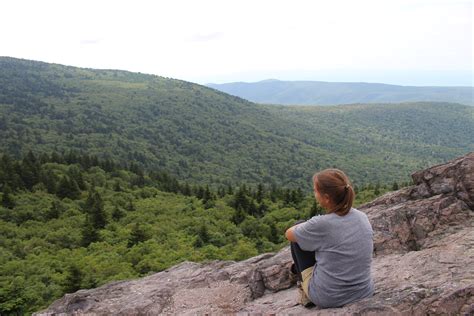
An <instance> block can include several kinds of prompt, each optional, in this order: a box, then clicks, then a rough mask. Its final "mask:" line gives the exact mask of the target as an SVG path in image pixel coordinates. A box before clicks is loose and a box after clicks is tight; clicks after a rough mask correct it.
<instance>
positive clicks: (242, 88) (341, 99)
mask: <svg viewBox="0 0 474 316" xmlns="http://www.w3.org/2000/svg"><path fill="white" fill-rule="evenodd" d="M207 86H209V87H212V88H214V89H217V90H220V91H223V92H226V93H229V94H232V95H236V96H239V97H242V98H244V99H247V100H249V101H252V102H257V103H265V104H283V105H337V104H347V103H377V102H381V103H386V102H391V103H401V102H421V101H424V102H430V101H436V102H455V103H461V104H465V105H474V99H473V93H474V87H468V86H450V87H443V86H403V85H393V84H385V83H369V82H328V81H310V80H298V81H283V80H275V79H271V80H268V81H267V80H262V81H258V82H230V83H223V84H213V83H211V84H207Z"/></svg>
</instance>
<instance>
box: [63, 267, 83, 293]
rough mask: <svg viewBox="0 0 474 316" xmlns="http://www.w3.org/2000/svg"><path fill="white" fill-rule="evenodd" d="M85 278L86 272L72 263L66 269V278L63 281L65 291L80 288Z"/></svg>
mask: <svg viewBox="0 0 474 316" xmlns="http://www.w3.org/2000/svg"><path fill="white" fill-rule="evenodd" d="M83 278H84V273H83V272H82V271H81V269H80V268H79V267H78V266H77V265H75V264H72V265H70V266H68V268H67V270H66V278H65V279H64V281H63V291H64V292H65V293H74V292H76V291H78V290H80V289H81V283H82V279H83Z"/></svg>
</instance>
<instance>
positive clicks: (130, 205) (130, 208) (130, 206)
mask: <svg viewBox="0 0 474 316" xmlns="http://www.w3.org/2000/svg"><path fill="white" fill-rule="evenodd" d="M125 209H126V210H127V211H129V212H134V211H135V210H136V209H135V204H133V201H132V199H129V200H128V201H127V205H126V206H125Z"/></svg>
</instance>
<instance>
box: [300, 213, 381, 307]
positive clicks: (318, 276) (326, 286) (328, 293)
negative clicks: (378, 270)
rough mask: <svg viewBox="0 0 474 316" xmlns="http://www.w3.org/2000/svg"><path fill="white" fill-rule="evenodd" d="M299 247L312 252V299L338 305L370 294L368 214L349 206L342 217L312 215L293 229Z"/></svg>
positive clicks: (371, 291) (370, 253)
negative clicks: (314, 263) (313, 261)
mask: <svg viewBox="0 0 474 316" xmlns="http://www.w3.org/2000/svg"><path fill="white" fill-rule="evenodd" d="M294 233H295V237H296V242H297V243H298V245H299V246H300V247H301V249H303V250H306V251H315V259H316V268H315V269H314V271H313V277H312V278H311V282H310V285H309V296H310V298H311V300H312V301H313V302H314V303H315V304H317V305H318V306H321V307H337V306H342V305H345V304H347V303H350V302H352V301H355V300H358V299H361V298H364V297H368V296H370V295H372V293H373V290H374V286H373V281H372V277H371V271H370V266H371V261H372V251H373V239H372V238H373V232H372V227H371V225H370V223H369V220H368V218H367V216H366V215H365V214H364V213H363V212H361V211H359V210H357V209H354V208H352V209H351V210H350V211H349V212H348V213H347V214H346V215H345V216H339V215H337V214H334V213H331V214H327V215H322V216H315V217H313V218H311V219H310V220H308V221H307V222H305V223H302V224H300V225H297V226H296V227H295V230H294Z"/></svg>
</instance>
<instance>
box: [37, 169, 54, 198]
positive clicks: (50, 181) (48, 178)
mask: <svg viewBox="0 0 474 316" xmlns="http://www.w3.org/2000/svg"><path fill="white" fill-rule="evenodd" d="M40 182H42V183H43V184H44V186H45V187H46V190H47V191H48V193H50V194H56V192H57V187H58V178H57V176H56V175H55V174H54V172H53V171H52V170H49V169H48V170H44V169H43V170H41V171H40Z"/></svg>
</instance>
